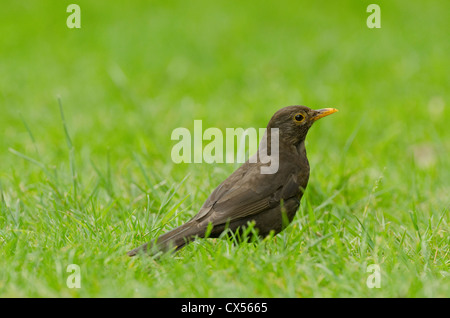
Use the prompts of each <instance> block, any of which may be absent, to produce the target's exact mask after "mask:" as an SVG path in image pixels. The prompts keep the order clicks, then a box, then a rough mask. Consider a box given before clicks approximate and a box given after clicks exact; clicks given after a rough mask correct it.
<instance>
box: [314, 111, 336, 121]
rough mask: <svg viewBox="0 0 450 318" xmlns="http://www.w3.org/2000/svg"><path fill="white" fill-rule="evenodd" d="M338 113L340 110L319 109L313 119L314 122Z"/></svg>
mask: <svg viewBox="0 0 450 318" xmlns="http://www.w3.org/2000/svg"><path fill="white" fill-rule="evenodd" d="M337 111H338V110H337V109H336V108H323V109H318V110H315V114H314V116H313V117H312V118H311V119H312V121H316V120H318V119H320V118H322V117H325V116H328V115H331V114H333V113H335V112H337Z"/></svg>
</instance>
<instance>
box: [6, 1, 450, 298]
mask: <svg viewBox="0 0 450 318" xmlns="http://www.w3.org/2000/svg"><path fill="white" fill-rule="evenodd" d="M369 3H371V2H370V1H344V2H339V3H337V2H333V1H324V2H320V3H318V2H309V1H291V2H288V1H284V2H261V1H259V2H257V1H245V2H240V3H239V4H236V3H234V2H233V3H232V2H230V1H214V2H213V1H203V0H196V1H193V2H186V1H184V2H182V1H169V2H167V1H151V2H150V3H149V2H148V1H136V2H133V5H131V4H123V3H122V4H111V3H110V2H106V1H96V2H95V3H93V2H92V1H85V0H80V1H78V2H77V4H79V5H80V7H81V16H82V22H81V23H82V28H81V29H79V30H69V29H68V28H67V27H66V25H65V21H66V18H67V16H68V13H66V6H67V5H68V4H69V2H67V3H63V2H61V3H55V2H54V1H39V2H38V1H31V2H27V3H22V4H19V3H3V4H2V10H0V34H1V36H0V74H1V75H2V76H0V127H1V129H0V296H2V297H16V296H18V297H329V296H330V297H347V296H349V297H450V288H449V286H450V284H449V274H450V273H449V265H450V262H449V261H450V254H449V243H450V242H449V206H450V204H449V203H450V199H449V193H450V159H449V152H450V129H448V122H449V120H450V111H449V107H448V103H449V100H450V98H449V97H450V96H449V89H448V88H449V87H450V77H449V73H450V60H449V59H448V52H449V51H450V42H449V41H448V30H449V29H450V25H449V24H450V22H449V21H450V19H449V15H448V12H450V6H449V3H448V1H435V2H433V3H418V2H417V3H416V2H410V1H395V2H394V3H393V2H392V1H378V2H377V3H378V4H379V5H380V7H381V19H382V22H381V25H382V27H381V29H376V30H375V29H368V28H367V27H366V18H367V16H368V13H366V8H367V5H368V4H369ZM59 103H61V106H62V107H61V108H60V105H59ZM293 104H303V105H307V106H310V107H312V108H322V107H336V108H338V109H339V110H340V112H339V113H337V114H334V115H333V116H330V117H327V118H326V119H323V120H321V121H320V122H319V123H318V124H317V125H315V126H314V127H313V128H312V129H311V131H310V133H309V136H308V138H307V151H308V157H309V161H310V164H311V177H310V182H309V185H308V188H307V191H306V193H305V196H304V197H303V199H302V202H301V208H300V210H299V212H298V213H297V215H296V217H295V219H294V221H293V223H292V224H291V225H290V226H289V227H288V228H287V229H286V230H285V231H284V232H282V233H281V234H279V235H278V236H276V237H273V238H268V239H266V240H264V241H263V242H260V243H259V244H240V245H236V244H233V242H232V241H231V240H226V239H222V240H220V239H219V240H212V239H208V240H201V241H197V242H195V243H193V244H191V245H189V246H187V247H186V248H185V249H183V250H181V251H180V252H179V253H177V254H176V255H169V256H164V257H162V258H161V259H160V260H158V261H155V260H152V259H151V258H128V257H127V256H126V255H125V253H126V251H127V250H129V249H131V248H133V247H136V246H138V245H140V244H141V243H144V242H145V241H148V240H150V239H151V238H153V237H155V236H156V235H157V234H158V233H161V232H162V231H166V230H168V229H171V228H173V227H175V226H177V225H180V224H182V223H183V222H184V221H186V220H188V219H189V218H190V217H191V216H192V215H194V214H195V213H196V212H197V211H198V209H199V208H200V206H201V205H202V204H203V202H204V200H206V198H207V197H208V195H209V193H210V192H211V191H212V190H213V189H214V188H215V187H216V186H217V185H218V184H219V183H220V182H221V181H222V180H223V179H225V178H226V177H227V176H228V175H229V174H230V173H231V172H232V171H233V170H234V169H236V167H237V166H238V165H237V164H236V165H233V164H216V165H211V164H206V163H203V164H180V165H177V164H174V163H173V162H172V161H171V158H170V153H171V148H172V146H173V145H174V144H175V142H174V141H171V140H170V135H171V132H172V130H173V129H175V128H177V127H187V128H188V129H190V130H192V129H193V122H194V120H196V119H201V120H203V127H204V129H205V128H206V127H218V128H221V129H225V128H226V127H243V128H248V127H255V128H259V127H265V126H266V124H267V121H268V120H269V118H270V117H271V116H272V114H273V113H274V112H275V111H276V110H277V109H279V108H281V107H283V106H287V105H293ZM69 264H78V265H79V266H80V268H81V288H80V289H70V288H68V287H67V285H66V280H67V278H68V275H69V274H70V273H67V272H66V268H67V266H68V265H69ZM370 264H378V265H379V266H380V269H381V287H380V288H373V289H371V288H368V287H367V285H366V281H367V279H368V277H369V275H370V274H371V273H367V271H366V270H367V266H368V265H370Z"/></svg>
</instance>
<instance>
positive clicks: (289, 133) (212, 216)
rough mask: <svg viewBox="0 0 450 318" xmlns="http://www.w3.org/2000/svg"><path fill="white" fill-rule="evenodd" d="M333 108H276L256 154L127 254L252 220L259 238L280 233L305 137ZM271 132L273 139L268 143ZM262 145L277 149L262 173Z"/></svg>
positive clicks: (292, 205)
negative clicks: (193, 208)
mask: <svg viewBox="0 0 450 318" xmlns="http://www.w3.org/2000/svg"><path fill="white" fill-rule="evenodd" d="M337 111H338V110H337V109H335V108H323V109H318V110H314V109H311V108H308V107H306V106H302V105H295V106H287V107H283V108H281V109H279V110H278V111H277V112H275V114H274V115H273V116H272V118H271V119H270V120H269V123H268V124H267V128H266V131H265V134H264V136H263V137H262V140H261V142H260V144H259V146H258V151H257V153H256V154H255V155H254V156H259V157H251V158H249V160H247V161H246V162H245V163H243V164H242V165H241V166H240V167H239V168H238V169H236V170H235V171H234V172H233V173H232V174H231V175H230V176H229V177H228V178H227V179H225V180H224V181H223V182H222V183H220V184H219V185H218V186H217V188H216V189H215V190H214V191H213V192H212V193H211V194H210V195H209V197H208V198H207V199H206V201H205V202H204V204H203V206H202V207H201V208H200V210H199V211H198V213H197V214H196V215H194V216H193V217H192V218H191V219H190V220H189V221H187V222H186V223H184V224H183V225H181V226H179V227H177V228H175V229H173V230H171V231H169V232H167V233H165V234H163V235H161V236H160V237H158V238H156V239H154V240H152V241H150V242H148V243H145V244H144V245H142V246H139V247H137V248H135V249H133V250H131V251H129V252H128V253H127V255H128V256H130V257H131V256H135V255H138V254H147V255H155V254H158V253H159V252H162V253H166V252H169V251H172V252H174V251H178V250H180V249H181V248H182V247H184V246H186V245H187V244H189V243H190V242H192V241H193V240H195V239H197V238H204V237H205V236H207V237H209V238H217V237H219V236H221V235H222V233H223V232H225V231H231V232H232V233H236V231H243V230H244V229H245V228H246V226H248V225H249V222H253V226H254V229H255V230H256V232H257V234H258V236H259V237H266V236H268V235H270V234H272V235H276V234H278V233H280V232H281V231H282V230H283V229H284V228H285V227H287V225H289V223H291V221H292V220H293V218H294V216H295V214H296V212H297V210H298V209H299V206H300V200H301V198H302V196H303V193H304V191H305V189H306V186H307V184H308V180H309V174H310V165H309V161H308V158H307V155H306V148H305V139H306V135H307V133H308V131H309V129H310V128H311V126H312V125H313V124H314V123H315V122H316V121H317V120H318V119H320V118H323V117H325V116H328V115H330V114H333V113H335V112H337ZM274 132H276V134H275V133H274ZM275 135H276V137H277V139H278V140H277V142H276V143H275V144H272V143H269V140H271V138H272V137H273V136H275ZM274 145H275V148H274ZM276 146H278V148H277V149H276ZM262 149H265V150H266V153H269V152H270V153H272V150H273V151H274V152H275V151H276V150H277V151H278V158H277V159H278V160H279V162H278V169H277V170H276V171H275V172H273V173H262V168H263V167H266V168H267V166H268V164H269V163H268V162H267V160H263V158H262V155H259V154H261V153H262V152H261V151H260V150H262ZM255 158H256V160H255ZM228 233H229V232H228Z"/></svg>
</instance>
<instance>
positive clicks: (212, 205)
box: [193, 163, 300, 225]
mask: <svg viewBox="0 0 450 318" xmlns="http://www.w3.org/2000/svg"><path fill="white" fill-rule="evenodd" d="M296 171H297V169H295V166H294V165H292V166H291V165H289V164H288V165H285V166H284V168H283V169H280V170H279V171H278V172H277V173H275V174H261V173H260V165H258V164H248V163H245V164H244V165H243V166H241V167H240V168H239V169H238V170H236V171H235V172H234V173H233V174H232V175H230V176H229V177H228V178H227V179H226V180H225V181H224V182H222V183H221V184H220V185H219V186H218V187H217V188H216V189H215V190H214V191H213V192H212V193H211V195H210V196H209V197H208V199H207V200H206V202H205V203H204V204H203V206H202V208H201V210H200V211H199V213H198V214H197V215H196V216H194V218H193V219H194V220H197V221H203V220H206V219H207V220H208V222H212V223H213V224H214V225H219V224H224V223H226V222H231V221H234V220H237V219H241V218H244V217H247V216H250V215H256V214H258V213H260V212H262V211H264V210H266V209H268V208H272V207H275V206H276V205H278V204H279V203H280V200H281V199H287V198H289V197H292V196H294V195H295V194H298V192H299V188H300V184H299V183H298V181H297V178H296V177H295V176H296V175H297V174H296ZM283 189H286V190H288V191H283Z"/></svg>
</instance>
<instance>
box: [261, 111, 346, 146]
mask: <svg viewBox="0 0 450 318" xmlns="http://www.w3.org/2000/svg"><path fill="white" fill-rule="evenodd" d="M337 111H338V110H337V109H335V108H323V109H318V110H314V109H311V108H308V107H306V106H288V107H284V108H282V109H280V110H279V111H277V112H276V113H275V114H274V115H273V116H272V118H271V119H270V121H269V124H268V125H267V130H269V128H278V129H279V134H280V138H281V139H282V140H284V141H286V142H288V143H290V144H293V145H298V144H299V143H300V142H302V141H304V140H305V138H306V134H307V133H308V130H309V128H310V127H311V126H312V124H313V123H315V122H316V121H317V120H318V119H320V118H322V117H325V116H328V115H331V114H333V113H335V112H337Z"/></svg>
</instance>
